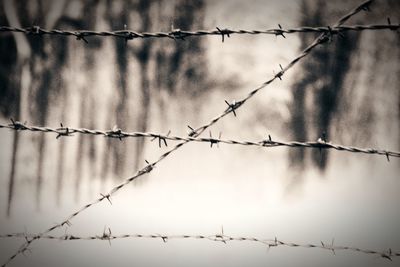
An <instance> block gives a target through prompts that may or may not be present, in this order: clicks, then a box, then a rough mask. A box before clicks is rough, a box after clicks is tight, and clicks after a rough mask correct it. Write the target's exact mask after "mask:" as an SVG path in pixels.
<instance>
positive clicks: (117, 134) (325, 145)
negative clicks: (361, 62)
mask: <svg viewBox="0 0 400 267" xmlns="http://www.w3.org/2000/svg"><path fill="white" fill-rule="evenodd" d="M1 128H8V129H11V130H16V131H32V132H44V133H54V134H57V137H56V138H58V137H60V136H72V135H73V134H75V133H78V134H86V135H95V136H104V137H108V138H118V139H120V140H122V139H123V138H138V137H143V138H153V140H154V139H158V140H159V146H160V147H161V144H162V143H164V144H165V145H166V146H167V141H166V140H172V141H187V142H205V143H210V145H211V147H212V146H213V144H219V143H223V144H229V145H242V146H258V147H281V146H285V147H290V148H296V147H303V148H318V149H335V150H339V151H346V152H351V153H365V154H377V155H382V156H386V157H389V156H391V157H400V152H398V151H389V150H381V149H376V148H359V147H354V146H344V145H339V144H333V143H330V142H326V141H323V140H318V141H316V142H312V141H309V142H298V141H290V142H283V141H276V140H272V139H270V138H267V139H263V140H261V141H256V142H254V141H238V140H231V139H225V140H224V139H221V138H213V137H211V132H210V137H209V138H207V137H190V136H189V137H181V136H173V135H170V132H169V133H168V134H166V135H163V134H159V133H152V132H125V131H122V130H121V129H114V130H108V131H104V130H96V129H94V130H92V129H86V128H71V127H62V128H51V127H40V126H29V125H25V124H22V123H20V122H18V121H14V120H12V123H11V124H3V123H0V129H1ZM269 137H270V136H269Z"/></svg>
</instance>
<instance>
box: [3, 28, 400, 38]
mask: <svg viewBox="0 0 400 267" xmlns="http://www.w3.org/2000/svg"><path fill="white" fill-rule="evenodd" d="M399 28H400V24H397V25H395V24H371V25H344V26H335V27H329V26H320V27H297V28H288V29H284V28H282V27H281V25H280V24H279V28H273V29H266V30H233V29H226V28H225V29H220V28H219V27H217V28H216V30H197V31H182V30H179V29H175V30H172V31H170V32H136V31H132V30H117V31H91V30H60V29H51V30H50V29H44V28H41V27H39V26H32V27H27V28H19V27H9V26H0V32H17V33H24V34H27V35H35V36H43V35H52V36H74V37H76V38H77V39H78V40H85V41H86V42H87V40H86V39H85V38H86V37H93V36H98V37H116V38H122V39H125V40H132V39H146V38H170V39H184V38H186V37H192V36H208V35H212V36H221V37H222V40H223V41H224V40H225V36H227V37H230V36H231V35H234V34H237V35H244V34H245V35H259V34H267V35H275V36H282V37H284V38H286V37H285V34H292V33H329V34H332V33H334V34H338V33H343V32H348V31H365V30H394V31H395V30H398V29H399Z"/></svg>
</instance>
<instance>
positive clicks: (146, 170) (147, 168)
mask: <svg viewBox="0 0 400 267" xmlns="http://www.w3.org/2000/svg"><path fill="white" fill-rule="evenodd" d="M373 1H374V0H367V1H365V2H363V3H362V4H361V5H359V6H357V7H356V8H355V9H353V10H351V11H350V13H349V14H346V15H345V16H344V17H342V18H341V19H340V20H339V21H338V22H337V23H336V24H335V25H334V26H340V25H341V24H343V23H344V22H345V21H346V20H348V19H349V18H350V17H351V16H353V15H355V14H357V13H358V12H360V11H362V10H364V9H365V7H368V6H369V5H370V4H371V3H372V2H373ZM330 39H331V33H328V34H327V33H324V34H321V35H320V36H319V37H318V38H316V39H315V41H314V42H313V43H312V44H311V45H309V46H308V47H307V48H305V49H304V50H303V51H302V53H301V54H300V55H298V56H297V57H296V58H295V59H293V60H292V61H291V62H290V63H289V64H288V65H287V66H286V67H285V68H282V70H281V71H280V72H278V73H277V74H276V75H275V76H273V77H272V78H271V79H270V80H268V81H266V82H264V83H263V84H262V85H260V86H259V87H257V88H256V89H254V90H253V91H251V92H250V93H249V94H248V95H247V96H246V97H245V98H244V99H242V100H241V101H239V102H235V103H233V104H232V105H231V106H229V107H228V108H227V109H226V110H225V111H224V112H223V113H222V114H221V115H219V116H217V117H215V118H214V119H212V120H211V122H210V123H208V124H205V125H203V126H201V127H199V128H197V129H195V130H193V131H192V133H191V134H190V135H191V136H192V137H197V136H199V135H200V134H201V133H203V132H204V131H205V130H206V129H207V128H208V127H210V126H211V125H213V124H214V123H216V122H217V121H219V120H220V119H221V118H223V117H225V116H226V115H228V114H229V113H231V112H234V111H235V110H236V109H237V108H239V107H240V106H241V105H243V104H244V103H245V102H246V101H247V100H249V99H250V98H251V97H253V96H254V95H255V94H256V93H257V92H258V91H260V90H261V89H263V88H264V87H266V86H267V85H269V84H270V83H272V82H273V81H275V80H276V79H277V78H279V79H281V77H282V76H283V74H284V73H285V72H286V71H287V70H289V69H290V68H291V67H293V66H294V65H295V64H296V63H298V62H299V61H300V60H301V59H302V58H304V57H305V56H307V55H308V54H309V53H310V52H311V51H312V50H313V49H314V48H315V47H316V46H318V45H319V44H323V43H325V42H327V41H329V40H330ZM188 142H189V141H184V142H182V143H179V144H177V145H176V146H175V147H174V148H172V149H171V150H169V151H167V152H165V153H164V154H162V155H161V156H160V157H159V158H158V160H156V161H154V162H153V163H149V164H148V165H146V166H145V167H144V168H143V169H141V170H139V171H138V172H137V173H136V174H135V175H134V176H131V177H129V178H127V179H126V180H125V181H124V182H122V183H121V184H119V185H117V186H115V187H114V188H112V189H111V190H110V191H109V193H108V194H106V195H101V197H100V198H98V199H96V200H94V201H93V202H91V203H88V204H86V205H85V206H83V207H82V208H81V209H79V210H77V211H75V212H74V213H72V214H71V215H69V216H68V217H67V218H66V219H65V220H63V221H62V222H60V223H58V224H56V225H54V226H52V227H50V228H48V229H47V230H45V231H44V232H42V233H40V234H38V235H36V236H35V238H32V239H29V240H26V242H25V243H24V244H22V245H21V246H20V248H19V249H18V250H17V251H16V252H15V253H14V254H13V255H11V256H10V257H9V258H8V259H7V260H6V262H5V263H4V264H3V265H2V266H3V267H4V266H6V265H7V264H9V263H10V262H11V261H12V260H13V259H15V258H16V257H17V256H18V255H19V254H21V253H24V252H25V251H27V250H28V248H29V246H30V244H32V242H34V241H35V240H38V239H40V238H41V236H43V235H46V234H48V233H50V232H52V231H53V230H55V229H58V228H61V227H63V226H69V225H71V222H70V220H71V219H73V218H74V217H75V216H77V215H78V214H80V213H81V212H83V211H84V210H86V209H88V208H90V207H91V206H93V205H96V204H97V203H100V202H101V201H103V200H104V199H107V200H109V199H110V196H111V195H113V194H114V193H116V192H117V191H119V190H120V189H121V188H123V187H124V186H126V185H127V184H129V183H131V182H132V181H133V180H135V179H136V178H138V177H140V176H142V175H144V174H146V173H150V172H151V171H152V170H153V168H154V166H155V165H156V164H157V163H159V162H160V161H162V160H163V159H165V158H166V157H168V155H169V154H171V153H173V152H174V151H176V150H177V149H179V148H180V147H182V146H184V145H185V144H187V143H188Z"/></svg>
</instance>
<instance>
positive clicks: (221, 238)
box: [0, 228, 400, 260]
mask: <svg viewBox="0 0 400 267" xmlns="http://www.w3.org/2000/svg"><path fill="white" fill-rule="evenodd" d="M0 238H25V239H26V240H29V239H33V238H35V235H34V234H26V233H15V234H4V235H0ZM40 238H42V239H51V240H60V241H77V240H86V241H91V240H102V241H108V242H110V244H111V240H116V239H159V240H161V241H163V242H164V243H167V242H168V241H169V240H173V239H183V240H188V239H194V240H199V239H203V240H209V241H215V242H222V243H224V244H226V243H228V242H230V241H242V242H244V241H247V242H255V243H261V244H263V245H266V246H268V248H273V247H278V246H287V247H293V248H318V249H322V250H328V251H331V252H333V253H334V255H336V253H335V252H336V251H339V250H343V251H352V252H359V253H363V254H369V255H378V256H380V257H382V258H385V259H388V260H392V259H393V258H394V257H400V251H398V252H396V251H393V250H392V249H390V248H389V249H387V250H383V251H380V250H372V249H363V248H359V247H350V246H340V245H335V244H334V240H332V241H331V242H329V243H325V242H323V241H321V243H320V244H312V243H294V242H287V241H282V240H279V239H277V238H276V237H275V238H273V239H271V238H270V239H265V238H258V237H248V236H230V235H225V234H224V233H219V234H213V235H192V234H182V235H166V234H163V235H161V234H120V235H113V234H112V233H111V229H110V228H108V231H106V230H105V231H104V232H103V234H102V235H93V236H78V235H71V234H65V235H62V236H54V235H43V236H41V237H40Z"/></svg>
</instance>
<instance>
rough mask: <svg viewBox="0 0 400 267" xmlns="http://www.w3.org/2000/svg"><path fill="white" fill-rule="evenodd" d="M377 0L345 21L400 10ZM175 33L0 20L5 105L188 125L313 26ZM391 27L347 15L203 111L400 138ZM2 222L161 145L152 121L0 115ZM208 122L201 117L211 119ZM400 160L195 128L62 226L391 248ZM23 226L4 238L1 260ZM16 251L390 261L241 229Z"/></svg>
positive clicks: (33, 224) (231, 126)
mask: <svg viewBox="0 0 400 267" xmlns="http://www.w3.org/2000/svg"><path fill="white" fill-rule="evenodd" d="M357 4H359V1H342V0H340V1H330V2H329V3H326V2H325V1H317V0H304V1H289V0H287V1H282V0H281V1H266V0H264V1H261V0H259V1H257V0H251V1H236V0H235V1H211V0H205V1H203V0H198V1H187V0H176V1H159V0H153V1H145V0H143V1H139V0H137V1H133V0H132V1H106V0H103V1H101V0H98V1H39V0H37V1H12V0H3V1H2V2H1V3H0V25H2V26H16V27H30V26H33V25H38V26H40V27H43V28H48V29H52V28H57V29H72V30H74V29H75V30H78V29H88V30H119V29H124V28H125V27H126V28H127V29H132V30H135V31H138V32H142V31H149V32H153V31H166V32H168V31H170V30H171V29H181V30H197V29H215V27H219V28H229V29H267V28H276V27H278V24H280V25H281V26H282V27H283V28H291V27H297V26H325V25H332V24H334V23H335V21H337V20H338V19H339V18H340V17H341V16H342V15H344V14H346V13H347V12H348V11H349V10H351V8H353V7H354V6H356V5H357ZM399 11H400V4H399V2H398V1H394V0H393V1H385V0H378V1H375V3H374V4H373V6H371V11H370V12H361V13H360V14H358V15H356V16H354V17H353V18H352V19H350V20H349V21H348V22H347V23H346V24H351V25H353V24H374V23H387V17H390V18H391V21H392V22H393V23H398V22H399V21H400V18H399V14H400V13H399ZM285 37H286V38H282V37H280V36H273V35H254V36H253V35H251V36H250V35H232V36H230V37H229V38H227V37H226V36H225V41H224V42H223V43H222V42H221V37H220V36H208V37H189V38H186V39H185V40H176V41H175V40H172V39H137V40H131V41H129V42H128V43H125V41H124V40H123V39H114V38H112V37H107V38H102V37H88V38H87V41H88V43H87V44H86V43H85V42H84V41H83V40H76V39H75V38H73V37H59V36H30V35H24V34H20V33H14V34H12V33H3V32H2V33H0V121H1V122H2V123H8V122H9V118H14V119H16V120H19V121H21V122H25V121H26V122H27V124H29V125H39V126H50V127H54V128H57V127H59V125H60V123H63V125H65V126H69V127H84V128H90V129H102V130H109V129H112V128H113V127H114V126H117V127H119V128H121V129H123V130H126V131H143V132H146V131H151V132H160V133H167V132H168V131H169V130H171V131H172V133H173V134H175V135H181V136H185V135H187V130H188V128H187V125H190V126H192V127H197V126H200V125H202V124H204V123H206V122H208V121H210V119H212V118H213V117H214V116H215V115H217V114H219V113H221V112H222V111H223V110H225V109H226V104H225V103H224V100H227V101H229V102H231V101H233V100H234V99H236V100H238V99H241V98H242V97H244V96H245V95H246V94H247V93H248V92H249V91H251V90H252V89H254V88H256V87H257V86H259V85H260V84H262V83H263V82H264V81H266V80H267V79H269V78H270V77H271V76H272V75H274V72H275V73H276V72H278V71H279V70H280V68H279V64H281V65H282V66H285V65H286V64H287V63H289V62H290V61H291V60H292V59H293V58H295V57H296V56H297V55H298V54H299V53H300V51H301V49H302V48H304V47H306V46H307V45H308V44H310V43H311V42H312V41H313V39H314V38H315V37H317V35H315V34H310V33H306V34H305V33H300V34H287V35H286V36H285ZM399 44H400V35H399V34H398V33H396V32H392V31H389V30H388V31H364V32H348V33H346V34H345V36H344V37H342V38H337V37H335V38H334V39H333V40H332V42H330V43H328V44H325V45H323V46H320V47H318V48H316V49H315V50H314V51H313V52H312V53H311V54H310V55H309V56H308V57H306V58H305V59H304V60H303V61H302V62H301V63H300V64H299V65H296V66H295V67H294V68H293V69H292V70H290V71H288V72H287V74H285V75H284V77H283V80H282V81H279V80H277V81H275V82H274V83H273V84H271V85H270V86H268V87H267V88H266V89H264V90H263V91H261V92H260V93H259V94H257V95H256V96H255V97H254V98H252V99H251V100H250V101H249V102H247V103H246V104H245V105H244V106H242V107H241V108H240V109H238V110H237V117H234V116H233V115H232V114H231V115H229V116H227V117H225V118H224V119H222V120H221V121H220V122H218V123H217V124H216V125H214V126H212V128H211V132H212V134H213V136H215V137H216V136H218V134H219V132H222V137H223V138H232V139H237V140H255V141H258V140H261V139H263V138H267V136H268V134H269V135H271V136H272V138H273V139H274V140H285V141H291V140H296V141H316V140H317V139H318V138H319V137H321V136H322V135H323V134H325V135H326V137H327V140H329V141H331V142H333V143H340V144H344V145H353V146H357V147H374V148H381V149H389V150H394V151H398V150H400V137H399V136H400V134H399V127H400V120H399V118H400V113H399V111H400V90H399V85H400V78H399V77H400V76H399V74H400V60H399V59H400V48H399V47H400V46H399ZM0 130H1V131H0V147H1V149H0V175H1V176H0V177H1V178H0V199H1V201H0V234H4V233H12V232H24V231H26V232H29V233H38V232H41V231H43V230H44V229H47V228H48V227H49V226H51V225H53V224H55V223H56V222H59V221H60V220H62V219H64V218H65V216H66V215H68V214H71V213H72V212H73V211H75V210H77V209H78V208H80V207H81V206H83V205H85V204H86V203H87V202H89V201H91V200H93V199H95V198H97V197H98V196H99V193H106V192H108V191H109V189H110V188H112V186H113V185H115V184H117V183H119V182H121V181H123V179H124V178H127V177H129V176H131V175H132V174H134V173H135V172H136V171H137V170H138V169H139V168H141V167H144V166H145V165H146V163H145V159H146V160H149V161H153V160H156V159H157V158H158V157H159V155H161V154H162V153H163V152H165V151H167V150H168V149H169V148H170V147H172V145H173V142H172V141H170V142H168V145H169V147H162V148H159V147H158V142H157V141H155V142H150V140H149V139H141V138H137V139H136V138H135V139H133V138H126V139H123V141H120V140H118V139H108V138H107V139H106V138H103V137H95V136H85V135H78V134H76V135H74V136H73V137H61V138H59V139H56V135H51V134H42V133H32V132H15V131H10V130H7V129H0ZM204 135H209V133H208V132H206V133H204ZM399 171H400V162H399V160H398V159H397V158H391V159H390V162H388V161H387V159H386V157H381V156H376V155H364V154H352V153H345V152H338V151H322V152H320V151H319V150H311V149H307V150H305V149H300V148H299V149H287V148H254V147H242V146H229V145H224V144H220V146H219V148H217V147H215V146H213V148H210V146H209V144H206V143H189V144H188V145H186V146H184V147H182V149H180V150H178V151H177V152H175V153H174V154H171V155H170V156H169V157H168V158H167V159H166V160H165V161H163V162H161V163H160V164H159V165H157V167H156V168H155V169H154V171H152V172H151V174H149V175H144V176H142V177H141V178H139V179H138V180H136V181H134V182H133V183H132V185H129V186H127V187H126V188H125V189H123V190H121V192H119V193H118V194H116V195H115V196H113V197H112V205H110V203H108V202H106V201H103V202H102V203H100V204H98V205H96V206H94V207H92V208H90V209H88V210H87V211H85V212H84V213H82V214H81V215H79V216H78V217H77V218H76V219H74V220H73V221H72V226H71V227H68V229H67V228H66V229H61V230H59V231H55V234H60V235H62V234H64V233H69V234H77V235H101V234H102V233H103V229H104V227H107V228H108V227H110V228H111V229H112V233H113V234H126V233H143V234H146V233H149V234H153V233H155V234H206V235H207V234H210V235H212V234H216V233H220V232H221V228H222V227H223V229H224V233H225V234H227V235H232V236H251V237H260V238H274V237H275V236H276V237H278V238H279V239H282V240H284V241H293V242H299V243H316V244H319V243H320V241H321V240H322V241H324V242H326V243H330V242H331V240H332V239H333V238H334V240H335V244H337V245H348V246H357V247H362V248H370V249H376V250H386V249H389V248H392V249H393V250H396V251H397V250H398V249H400V233H399V231H398V225H400V210H399V209H398V202H399V200H400V194H399V193H400V180H399V177H398V176H399ZM23 241H24V240H23V239H20V240H18V239H0V248H1V249H0V260H1V262H4V261H5V260H6V259H7V257H9V256H10V255H11V254H12V253H13V252H15V251H16V250H17V249H18V247H19V246H20V244H22V242H23ZM31 248H32V253H31V254H28V255H27V257H18V258H17V259H16V260H15V261H14V262H13V263H12V264H11V265H10V266H110V265H115V266H132V265H139V266H188V265H194V266H205V265H220V266H243V265H248V266H265V265H274V266H293V265H296V266H314V265H319V266H321V265H323V266H395V265H396V264H397V263H398V261H399V260H398V259H394V262H390V261H388V260H384V259H382V258H379V257H376V256H368V255H364V254H357V253H352V252H346V251H343V252H336V255H335V256H334V255H333V254H332V253H329V252H326V251H320V250H315V249H303V248H288V247H278V248H271V249H270V250H268V249H267V247H266V246H263V245H262V244H257V243H255V244H253V243H251V242H247V243H246V242H236V243H234V242H229V243H227V244H223V243H221V242H209V241H205V240H170V241H168V242H167V243H166V244H164V243H163V242H162V241H160V240H138V239H126V240H115V241H112V243H111V246H110V245H109V244H108V242H107V241H65V242H62V241H60V242H59V241H51V240H39V241H37V242H35V243H34V244H32V247H31Z"/></svg>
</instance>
